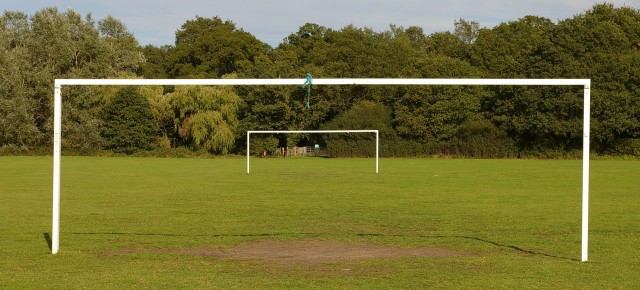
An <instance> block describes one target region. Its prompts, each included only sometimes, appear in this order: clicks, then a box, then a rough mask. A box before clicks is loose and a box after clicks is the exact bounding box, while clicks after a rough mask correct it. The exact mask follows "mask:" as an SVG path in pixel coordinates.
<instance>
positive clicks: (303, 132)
mask: <svg viewBox="0 0 640 290" xmlns="http://www.w3.org/2000/svg"><path fill="white" fill-rule="evenodd" d="M314 133H316V134H317V133H376V173H378V164H379V163H378V160H379V155H380V154H379V152H380V134H379V132H378V130H255V131H247V174H249V172H250V168H251V164H250V161H249V160H250V158H249V157H250V155H251V134H314Z"/></svg>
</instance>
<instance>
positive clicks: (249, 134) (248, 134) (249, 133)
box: [247, 131, 251, 174]
mask: <svg viewBox="0 0 640 290" xmlns="http://www.w3.org/2000/svg"><path fill="white" fill-rule="evenodd" d="M249 136H251V132H249V131H247V174H249V144H250V142H249V138H251V137H249Z"/></svg>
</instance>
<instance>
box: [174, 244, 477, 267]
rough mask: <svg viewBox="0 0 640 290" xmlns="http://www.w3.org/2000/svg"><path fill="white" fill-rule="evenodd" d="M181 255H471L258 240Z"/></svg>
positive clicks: (297, 259) (284, 260)
mask: <svg viewBox="0 0 640 290" xmlns="http://www.w3.org/2000/svg"><path fill="white" fill-rule="evenodd" d="M179 253H181V254H188V255H195V256H205V257H212V258H218V259H231V260H262V261H269V262H276V263H280V264H319V263H331V262H350V261H359V260H365V259H394V258H410V257H423V258H442V257H452V256H468V255H470V254H469V253H465V252H461V251H454V250H450V249H443V248H415V249H407V248H396V247H387V246H377V245H362V244H347V243H341V242H337V241H321V240H306V241H257V242H251V243H247V244H243V245H240V246H237V247H233V248H224V249H219V248H195V249H186V250H181V251H179Z"/></svg>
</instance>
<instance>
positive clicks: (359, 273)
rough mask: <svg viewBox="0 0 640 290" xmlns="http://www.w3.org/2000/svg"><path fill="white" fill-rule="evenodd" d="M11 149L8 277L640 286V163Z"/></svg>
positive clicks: (64, 282)
mask: <svg viewBox="0 0 640 290" xmlns="http://www.w3.org/2000/svg"><path fill="white" fill-rule="evenodd" d="M62 162H63V163H62V207H61V208H62V215H61V239H60V253H59V254H57V255H51V254H50V248H49V247H50V245H49V244H48V240H49V239H50V235H51V187H52V185H51V183H52V177H51V175H52V173H51V171H52V159H51V157H0V288H2V289H14V288H16V289H20V288H38V289H42V288H44V289H69V288H83V289H138V288H172V289H175V288H199V289H211V288H224V289H229V288H248V289H269V288H272V289H286V288H318V289H331V288H335V289H345V288H357V289H358V288H359V289H373V288H383V289H387V288H416V289H423V288H430V289H433V288H447V289H451V288H465V289H467V288H508V289H512V288H544V289H558V288H560V289H569V288H570V289H602V288H626V289H638V288H640V276H639V273H640V182H639V181H638V173H639V172H640V162H639V161H620V160H596V161H592V169H591V171H592V174H591V213H590V248H589V262H587V263H581V262H580V261H579V260H580V238H581V233H580V223H581V220H580V218H581V214H580V211H581V161H579V160H578V161H576V160H458V159H452V160H449V159H381V161H380V173H379V174H377V175H376V174H375V173H374V161H373V159H323V158H293V159H253V160H252V164H251V175H247V174H246V167H245V166H246V162H245V160H244V159H240V158H238V159H235V158H231V159H162V158H113V157H112V158H98V157H63V159H62ZM264 240H271V241H284V242H287V241H306V240H319V241H337V242H342V243H347V244H354V245H358V244H362V245H376V246H391V247H396V248H445V249H451V250H456V251H460V252H464V253H467V254H466V255H463V256H451V257H440V258H429V257H404V258H384V259H364V260H354V261H348V262H328V263H318V264H279V263H275V262H272V261H268V260H259V259H222V258H214V257H207V256H199V255H191V254H186V253H185V252H184V250H188V249H198V248H212V249H223V250H224V249H230V248H232V247H235V246H238V245H243V244H247V243H249V242H252V241H264Z"/></svg>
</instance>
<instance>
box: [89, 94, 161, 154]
mask: <svg viewBox="0 0 640 290" xmlns="http://www.w3.org/2000/svg"><path fill="white" fill-rule="evenodd" d="M156 133H158V124H157V123H156V122H155V119H154V118H153V114H152V112H151V106H150V105H149V101H147V99H146V98H145V97H144V96H142V94H140V92H139V91H138V90H137V89H136V88H133V87H127V88H124V89H121V90H120V91H118V92H117V93H116V96H115V97H114V99H113V100H112V101H111V103H110V104H108V105H107V106H106V107H105V112H104V128H103V129H102V132H101V135H102V137H103V138H104V144H105V148H106V149H110V150H113V151H114V152H117V153H126V154H131V153H134V152H136V151H138V150H149V149H151V148H152V145H153V143H154V140H155V138H156Z"/></svg>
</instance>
